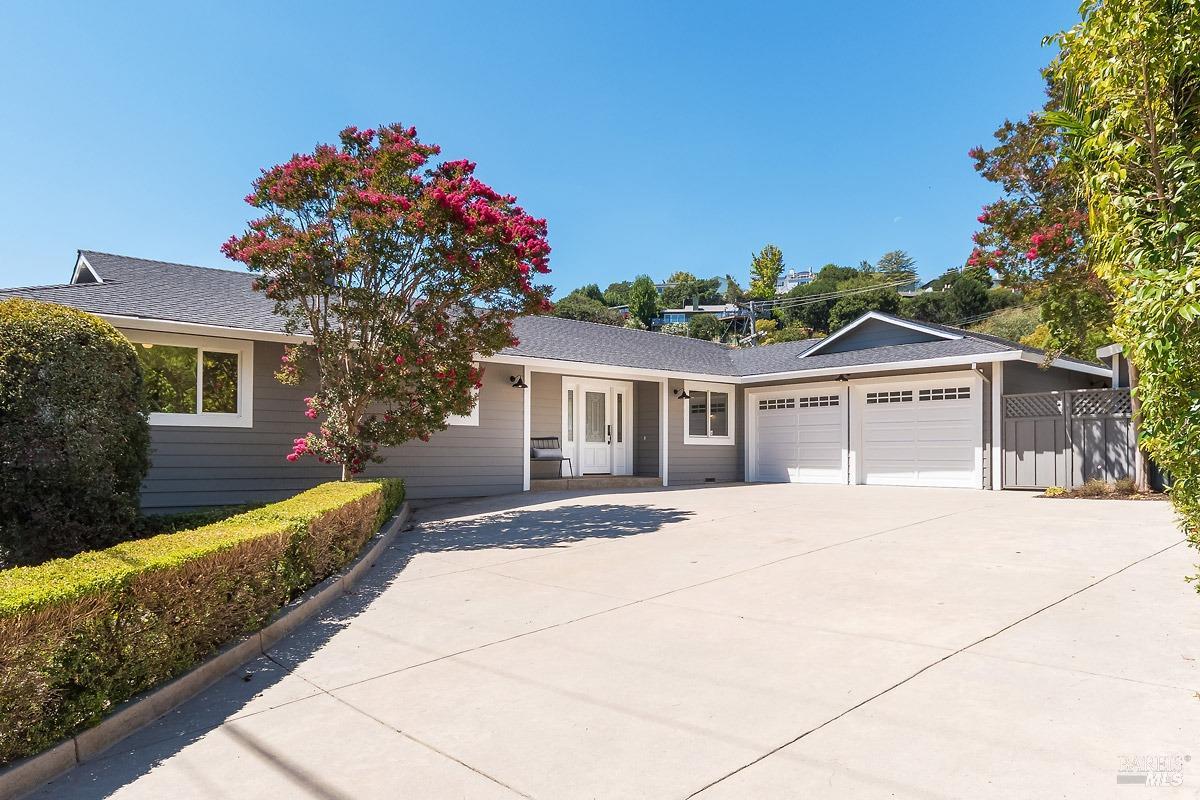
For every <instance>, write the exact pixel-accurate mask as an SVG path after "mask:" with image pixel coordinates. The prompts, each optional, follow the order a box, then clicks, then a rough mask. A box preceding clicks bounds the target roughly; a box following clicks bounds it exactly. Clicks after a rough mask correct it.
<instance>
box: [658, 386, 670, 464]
mask: <svg viewBox="0 0 1200 800" xmlns="http://www.w3.org/2000/svg"><path fill="white" fill-rule="evenodd" d="M659 386H660V387H661V392H660V394H659V401H658V474H659V475H661V476H662V485H663V486H666V485H667V450H668V449H669V448H668V447H667V431H668V430H670V427H669V426H668V424H667V421H668V417H669V415H670V411H671V391H670V389H668V388H667V380H666V379H665V378H664V379H663V380H662V381H660V382H659Z"/></svg>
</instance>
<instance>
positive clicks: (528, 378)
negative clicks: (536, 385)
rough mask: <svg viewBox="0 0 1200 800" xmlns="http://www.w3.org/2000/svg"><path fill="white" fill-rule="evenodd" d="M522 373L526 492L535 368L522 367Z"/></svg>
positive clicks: (524, 487)
mask: <svg viewBox="0 0 1200 800" xmlns="http://www.w3.org/2000/svg"><path fill="white" fill-rule="evenodd" d="M521 370H522V373H523V374H524V376H525V385H526V388H525V389H522V390H521V396H522V397H521V403H522V405H524V420H523V425H522V426H521V429H522V434H523V438H522V439H521V485H522V489H523V490H524V491H526V492H528V491H529V467H530V464H529V437H530V436H532V435H533V434H532V432H531V430H530V429H531V428H532V425H533V423H532V421H531V418H530V407H531V397H530V396H531V395H532V394H533V370H531V369H529V367H521Z"/></svg>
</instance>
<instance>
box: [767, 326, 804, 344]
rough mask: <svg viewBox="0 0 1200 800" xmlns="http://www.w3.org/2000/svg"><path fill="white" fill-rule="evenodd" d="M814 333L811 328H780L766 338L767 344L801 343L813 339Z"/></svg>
mask: <svg viewBox="0 0 1200 800" xmlns="http://www.w3.org/2000/svg"><path fill="white" fill-rule="evenodd" d="M812 338H813V332H812V329H811V328H806V327H804V326H803V325H789V326H787V327H786V328H779V329H778V330H776V331H773V332H772V333H770V334H769V335H768V336H767V338H766V343H767V344H778V343H779V342H800V341H803V340H805V339H812Z"/></svg>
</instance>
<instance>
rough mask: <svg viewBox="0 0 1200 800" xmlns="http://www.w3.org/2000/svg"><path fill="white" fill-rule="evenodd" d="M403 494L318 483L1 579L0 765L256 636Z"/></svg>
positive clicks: (395, 484)
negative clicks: (204, 521) (242, 637)
mask: <svg viewBox="0 0 1200 800" xmlns="http://www.w3.org/2000/svg"><path fill="white" fill-rule="evenodd" d="M403 498H404V484H403V483H402V482H401V481H395V480H383V481H363V482H353V483H343V482H338V483H327V484H323V485H321V486H318V487H316V488H314V489H310V490H309V491H307V492H304V493H302V494H299V495H297V496H296V497H293V498H291V499H289V500H284V501H283V502H280V503H274V504H271V505H268V506H264V507H262V508H259V509H255V510H253V511H248V512H246V513H244V514H239V515H237V516H234V517H230V518H228V519H226V520H223V521H221V522H218V523H215V524H212V525H207V526H205V527H202V528H197V529H195V530H189V531H180V532H178V533H168V534H162V535H159V536H154V537H152V538H149V539H139V540H136V541H130V542H124V543H122V544H119V545H116V546H115V547H111V548H109V549H107V550H100V551H89V552H85V553H80V554H78V555H76V556H74V557H72V558H67V559H56V560H54V561H48V562H46V563H45V564H40V565H38V566H32V567H15V568H13V569H9V570H5V571H3V572H0V764H2V763H6V762H8V761H11V760H13V759H16V758H20V757H22V756H26V755H31V754H33V753H36V752H39V751H40V750H43V749H45V748H46V747H48V746H50V745H52V744H54V743H55V742H57V741H59V740H61V739H63V738H65V737H67V736H70V735H72V734H74V733H77V732H78V731H80V730H82V729H84V728H87V727H88V726H90V725H93V724H95V723H96V722H98V721H99V720H100V719H101V718H102V717H104V715H105V714H107V713H108V712H109V711H111V710H112V709H113V708H114V707H115V706H116V705H118V704H119V703H121V702H123V701H125V700H127V699H129V698H130V697H133V696H134V695H136V694H138V693H139V692H142V691H144V690H146V689H149V688H151V687H153V686H156V685H157V684H160V683H162V682H164V681H166V680H168V679H170V678H172V677H174V676H175V675H178V674H180V673H182V672H184V671H186V670H187V669H189V668H190V667H192V666H193V665H195V664H196V663H197V662H198V661H200V660H201V659H203V658H205V657H206V656H208V655H209V654H211V653H212V652H214V651H215V650H216V649H217V648H219V647H220V646H221V645H222V644H223V643H225V642H227V641H228V640H230V639H232V638H233V637H235V636H237V635H239V634H242V633H247V632H250V631H253V630H257V629H258V628H260V627H262V625H263V624H264V623H265V622H266V621H267V620H268V619H269V618H270V617H271V615H272V614H273V613H274V612H275V611H276V610H277V609H278V608H279V607H280V606H282V605H283V604H284V603H286V602H287V601H288V600H290V599H291V598H293V597H295V596H296V595H298V594H299V593H301V592H302V591H304V590H305V589H307V588H308V587H310V586H312V585H313V584H314V583H317V582H318V581H320V580H322V579H324V578H325V577H327V576H328V575H330V574H332V573H333V572H335V571H336V570H337V569H338V568H339V567H341V566H342V565H344V564H345V563H346V562H347V561H349V560H350V559H351V558H352V557H353V556H354V555H355V554H357V553H358V552H359V550H361V549H362V546H363V544H364V543H365V542H366V541H367V539H369V538H370V536H371V535H372V534H373V533H374V532H375V531H376V530H377V529H378V528H379V526H380V525H381V524H382V523H383V521H385V520H386V519H387V518H388V516H390V515H391V514H392V512H393V511H394V510H395V507H396V506H397V505H398V504H399V503H400V502H401V501H402V500H403Z"/></svg>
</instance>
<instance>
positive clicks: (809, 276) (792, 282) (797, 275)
mask: <svg viewBox="0 0 1200 800" xmlns="http://www.w3.org/2000/svg"><path fill="white" fill-rule="evenodd" d="M815 277H816V275H815V274H814V273H813V271H812V270H811V269H806V270H795V269H789V270H788V271H787V272H786V273H784V274H783V275H780V276H779V280H777V281H775V294H787V293H788V292H790V291H791V290H792V289H795V288H796V287H797V286H803V285H805V284H806V283H812V282H813V278H815Z"/></svg>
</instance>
